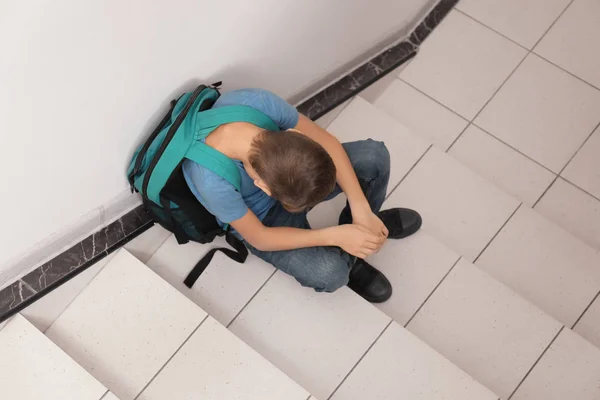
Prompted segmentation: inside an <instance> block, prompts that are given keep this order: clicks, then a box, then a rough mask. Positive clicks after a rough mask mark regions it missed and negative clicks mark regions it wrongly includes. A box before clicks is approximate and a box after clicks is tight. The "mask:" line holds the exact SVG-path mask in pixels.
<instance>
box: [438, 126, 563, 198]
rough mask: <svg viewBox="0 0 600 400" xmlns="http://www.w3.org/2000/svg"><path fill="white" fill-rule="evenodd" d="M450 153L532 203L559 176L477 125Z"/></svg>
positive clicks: (503, 188) (507, 190)
mask: <svg viewBox="0 0 600 400" xmlns="http://www.w3.org/2000/svg"><path fill="white" fill-rule="evenodd" d="M448 154H450V155H451V156H452V157H454V158H456V159H457V160H459V161H460V162H461V163H463V164H464V165H465V166H467V167H469V168H470V169H471V170H473V171H474V172H476V173H478V174H479V175H481V176H482V177H484V178H485V179H487V180H488V181H489V182H491V183H493V184H494V185H496V186H498V187H499V188H500V189H502V190H503V191H504V192H506V193H508V194H510V195H512V196H514V197H515V198H517V199H519V200H520V201H522V202H524V203H525V204H527V205H529V206H533V205H534V204H535V202H536V201H537V200H538V199H539V198H540V196H541V195H542V194H543V193H544V191H545V190H546V189H547V188H548V186H550V184H551V183H552V181H553V180H554V178H555V176H556V175H554V173H552V172H550V171H549V170H547V169H545V168H544V167H542V166H541V165H539V164H537V163H535V162H534V161H532V160H530V159H529V158H527V157H525V156H524V155H522V154H521V153H519V152H517V151H516V150H514V149H511V148H510V147H508V146H507V145H506V144H504V143H502V142H501V141H499V140H498V139H496V138H494V137H493V136H491V135H489V134H488V133H486V132H484V131H483V130H481V129H479V128H478V127H476V126H475V125H471V126H469V127H468V128H467V130H466V131H465V132H464V133H463V134H462V135H461V136H460V138H459V139H458V140H457V141H456V143H455V144H454V146H452V148H451V149H450V151H449V152H448Z"/></svg>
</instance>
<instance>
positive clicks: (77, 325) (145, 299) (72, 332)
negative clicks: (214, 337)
mask: <svg viewBox="0 0 600 400" xmlns="http://www.w3.org/2000/svg"><path fill="white" fill-rule="evenodd" d="M205 317H206V313H205V312H204V311H202V310H201V309H200V308H198V307H197V306H196V305H195V304H193V303H192V302H190V301H189V300H187V299H186V298H185V297H184V296H182V295H181V294H180V293H178V292H177V291H176V290H175V289H173V288H172V287H171V286H170V285H169V284H167V283H166V282H165V281H163V280H162V279H161V278H160V277H159V276H157V275H156V274H154V273H153V272H152V271H150V270H149V269H148V268H147V267H146V266H145V265H143V264H142V263H141V262H140V261H138V260H137V259H136V258H135V257H133V256H132V255H131V254H129V253H128V252H127V251H125V250H120V251H119V252H118V253H117V254H116V256H115V257H114V258H113V259H112V260H111V262H110V263H109V264H108V265H107V266H106V267H105V268H104V269H103V270H102V271H101V272H100V273H99V274H98V276H96V278H95V279H94V280H93V281H92V282H90V284H89V285H88V286H87V287H86V288H85V290H84V291H83V292H82V293H81V294H80V295H79V297H77V298H76V299H75V300H74V301H73V302H72V303H71V304H70V305H69V307H68V308H67V309H66V310H65V311H64V312H63V313H62V314H61V315H60V317H58V319H57V320H56V321H55V322H54V323H53V324H52V326H50V328H49V329H48V330H47V332H46V335H47V336H48V337H49V338H50V339H52V340H53V341H54V342H55V343H56V344H58V345H59V346H60V347H61V348H62V349H63V350H64V351H65V352H66V353H68V354H69V355H70V356H71V357H72V358H73V359H74V360H76V361H77V362H78V363H79V364H80V365H82V366H83V367H84V368H85V369H86V370H87V371H88V372H90V373H91V374H92V375H94V376H95V377H96V378H97V379H98V380H99V381H100V382H102V383H103V384H104V385H105V386H106V387H107V388H109V389H110V390H111V391H112V392H113V393H114V394H115V395H116V396H118V397H119V398H120V399H121V400H130V399H133V398H134V397H135V396H136V395H137V394H138V393H139V392H140V391H141V390H142V389H143V388H144V386H145V385H146V384H147V383H148V382H149V381H150V379H152V377H153V376H154V375H155V374H156V373H157V372H158V371H159V370H160V368H162V367H163V366H164V364H165V363H166V362H167V361H168V359H169V358H170V357H171V356H172V354H173V353H175V351H176V350H177V349H178V348H179V346H180V345H181V344H182V343H183V342H184V341H185V340H186V339H187V338H188V337H189V335H190V334H191V333H192V332H193V330H194V329H195V328H196V327H197V326H198V325H199V324H200V322H201V321H202V320H203V319H204V318H205Z"/></svg>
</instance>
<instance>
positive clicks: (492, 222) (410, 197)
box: [386, 148, 519, 261]
mask: <svg viewBox="0 0 600 400" xmlns="http://www.w3.org/2000/svg"><path fill="white" fill-rule="evenodd" d="M518 205H519V202H518V201H517V200H516V199H514V198H513V197H510V196H508V195H507V194H505V193H503V192H502V191H501V190H500V189H498V188H496V187H495V186H493V185H492V184H490V183H489V182H487V181H486V180H484V179H483V178H481V177H480V176H479V175H477V174H475V173H474V172H472V171H471V170H469V169H468V168H466V167H465V166H463V165H462V164H460V163H459V162H458V161H456V160H454V159H453V158H452V157H450V156H449V155H447V154H445V153H444V152H442V151H440V150H438V149H437V148H431V149H430V150H429V151H428V152H427V154H425V156H424V157H423V158H422V159H421V161H419V163H418V164H417V165H416V166H415V167H414V169H413V170H412V171H411V172H410V174H408V176H407V177H406V178H405V179H404V181H402V183H401V184H400V185H399V186H398V188H397V189H396V190H395V191H394V192H393V193H392V195H391V196H390V197H389V198H388V200H387V201H386V206H387V207H407V208H413V209H415V210H418V211H419V213H421V215H422V216H423V228H424V229H425V230H426V231H427V232H428V233H430V234H432V235H433V236H434V237H435V238H436V239H438V240H440V241H441V242H443V243H444V244H446V245H447V246H448V247H450V248H451V249H453V250H455V251H457V252H458V253H459V254H461V255H462V256H464V257H466V258H467V259H469V260H471V261H472V260H474V259H475V258H476V257H477V256H478V255H479V253H480V252H481V251H482V250H483V249H484V248H485V246H486V245H487V244H488V243H489V241H490V240H491V239H492V238H493V236H494V235H495V234H496V233H497V232H498V230H499V229H500V227H502V225H503V224H504V223H505V222H506V221H507V220H508V218H509V217H510V215H511V214H512V213H513V212H514V211H515V210H516V208H517V207H518Z"/></svg>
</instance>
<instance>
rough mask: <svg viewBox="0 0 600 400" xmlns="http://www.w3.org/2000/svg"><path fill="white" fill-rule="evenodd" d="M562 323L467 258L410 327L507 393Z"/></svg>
mask: <svg viewBox="0 0 600 400" xmlns="http://www.w3.org/2000/svg"><path fill="white" fill-rule="evenodd" d="M560 327H561V325H560V324H559V323H558V322H557V321H555V320H554V319H552V318H551V317H550V316H548V315H546V314H544V313H543V312H542V311H541V310H539V309H538V308H536V307H535V306H533V305H532V304H530V303H528V302H527V301H526V300H524V299H523V298H521V297H520V296H518V295H516V294H515V293H514V292H512V291H511V290H510V289H508V288H507V287H505V286H504V285H502V284H501V283H499V282H497V281H496V280H494V279H493V278H492V277H490V276H489V275H487V274H486V273H485V272H483V271H481V270H479V269H478V268H476V267H475V266H474V265H473V264H471V263H469V262H468V261H466V260H465V259H461V260H460V261H459V262H458V263H457V264H456V266H455V267H454V269H453V270H452V271H451V272H450V274H449V275H448V276H447V277H446V279H445V280H444V281H443V282H442V283H441V285H440V286H439V287H438V288H437V289H436V291H435V292H434V293H433V294H432V296H431V297H430V298H429V300H428V301H427V302H426V303H425V305H424V306H423V307H422V308H421V310H420V311H419V312H418V313H417V315H416V316H415V317H414V319H413V320H412V321H411V322H410V323H409V325H408V329H409V330H410V331H411V332H412V333H414V334H415V335H417V336H418V337H419V338H421V339H422V340H423V341H425V342H426V343H428V344H429V345H430V346H431V347H433V348H434V349H436V350H437V351H439V352H440V353H441V354H443V355H444V356H446V357H447V358H448V359H449V360H450V361H452V362H453V363H455V364H456V365H458V366H459V367H460V368H462V369H463V370H464V371H466V372H467V373H468V374H470V375H471V376H473V377H474V378H475V379H476V380H477V381H479V382H480V383H482V384H483V385H485V386H486V387H487V388H489V389H491V390H492V391H494V393H496V394H498V395H500V396H501V397H503V398H507V397H508V396H509V395H510V394H511V393H512V391H513V390H514V389H515V388H516V387H517V385H518V384H519V382H520V381H521V380H522V379H523V377H524V376H525V375H526V373H527V371H528V370H529V369H530V368H531V367H532V366H533V365H534V363H535V361H536V360H537V359H538V357H539V356H540V355H541V354H542V352H543V351H544V349H545V348H546V347H547V346H548V345H549V344H550V342H551V341H552V339H553V338H554V336H555V335H556V333H557V332H558V331H559V329H560Z"/></svg>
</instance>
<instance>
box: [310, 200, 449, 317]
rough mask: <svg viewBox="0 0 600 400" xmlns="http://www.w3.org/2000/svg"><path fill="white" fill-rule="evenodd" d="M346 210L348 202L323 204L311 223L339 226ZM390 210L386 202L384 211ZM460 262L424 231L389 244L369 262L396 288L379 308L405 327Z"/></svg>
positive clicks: (312, 216) (316, 208) (314, 212)
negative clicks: (451, 269)
mask: <svg viewBox="0 0 600 400" xmlns="http://www.w3.org/2000/svg"><path fill="white" fill-rule="evenodd" d="M340 197H341V196H340ZM344 206H345V199H344V198H343V199H342V200H339V201H338V199H334V200H331V201H328V202H325V203H322V204H319V205H318V206H317V207H315V208H314V209H313V210H311V212H310V213H309V214H308V220H309V222H310V223H311V226H312V227H313V228H320V227H326V226H333V225H337V221H338V216H339V215H340V212H341V210H342V209H343V207H344ZM387 206H388V203H387V202H386V203H384V205H383V208H384V209H385V208H387ZM459 258H460V256H459V255H458V254H456V253H455V252H453V251H452V250H450V249H448V247H446V246H444V245H443V244H442V243H440V242H438V241H437V240H436V239H434V238H433V237H432V236H430V235H429V234H427V233H426V232H423V231H419V232H418V233H416V234H415V235H413V236H411V237H408V238H405V239H403V240H401V241H395V240H389V241H388V242H387V243H386V244H385V246H384V247H383V248H382V249H381V251H380V252H379V253H377V254H374V255H373V256H371V257H369V258H368V261H369V262H370V263H371V264H373V265H374V266H375V267H376V268H377V269H379V270H380V271H381V272H383V273H384V274H385V276H386V277H387V278H388V279H389V280H390V282H391V283H392V287H393V288H394V291H393V294H392V297H391V298H390V299H389V300H388V301H386V302H385V303H381V304H376V307H377V308H379V309H380V310H381V311H383V312H384V313H386V314H387V315H388V316H390V317H392V318H393V319H394V321H396V322H398V323H399V324H401V325H405V324H406V323H407V322H408V321H409V319H410V318H411V317H412V316H413V315H414V313H415V312H416V311H417V309H418V308H419V307H420V306H421V304H423V302H424V301H425V299H427V296H429V294H430V293H431V292H432V291H433V289H434V288H435V287H436V286H437V285H438V283H440V281H441V280H442V279H443V278H444V276H445V275H446V274H447V273H448V271H450V268H452V266H453V265H454V264H455V263H456V262H457V261H458V259H459Z"/></svg>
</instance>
